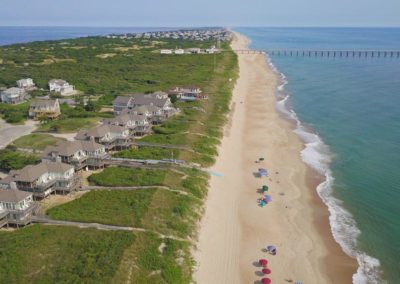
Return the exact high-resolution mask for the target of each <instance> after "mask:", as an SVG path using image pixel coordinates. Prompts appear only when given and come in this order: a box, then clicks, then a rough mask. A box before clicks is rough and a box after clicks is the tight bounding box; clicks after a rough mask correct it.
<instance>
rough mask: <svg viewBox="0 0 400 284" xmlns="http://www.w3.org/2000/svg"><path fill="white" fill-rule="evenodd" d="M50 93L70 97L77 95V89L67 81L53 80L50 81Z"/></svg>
mask: <svg viewBox="0 0 400 284" xmlns="http://www.w3.org/2000/svg"><path fill="white" fill-rule="evenodd" d="M49 89H50V92H57V93H60V94H61V95H62V96H70V95H73V94H74V93H75V88H74V86H73V85H70V84H69V83H68V82H67V81H65V80H62V79H52V80H50V81H49Z"/></svg>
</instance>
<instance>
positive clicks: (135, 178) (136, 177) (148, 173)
mask: <svg viewBox="0 0 400 284" xmlns="http://www.w3.org/2000/svg"><path fill="white" fill-rule="evenodd" d="M164 177H165V171H163V170H148V169H138V168H128V167H109V168H105V169H104V170H103V171H102V172H100V173H96V174H92V175H91V176H89V178H88V180H89V182H90V184H92V185H99V186H147V185H163V181H164Z"/></svg>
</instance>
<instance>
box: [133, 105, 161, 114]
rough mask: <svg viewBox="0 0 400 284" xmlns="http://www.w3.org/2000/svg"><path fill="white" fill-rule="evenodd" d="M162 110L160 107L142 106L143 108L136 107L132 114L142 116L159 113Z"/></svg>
mask: <svg viewBox="0 0 400 284" xmlns="http://www.w3.org/2000/svg"><path fill="white" fill-rule="evenodd" d="M160 110H161V108H159V107H158V106H155V105H142V106H137V107H134V108H133V109H132V113H137V114H139V115H140V114H142V113H145V112H158V111H160Z"/></svg>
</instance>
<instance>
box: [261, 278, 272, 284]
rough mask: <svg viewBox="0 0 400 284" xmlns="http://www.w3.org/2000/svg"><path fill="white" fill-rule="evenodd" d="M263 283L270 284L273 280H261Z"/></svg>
mask: <svg viewBox="0 0 400 284" xmlns="http://www.w3.org/2000/svg"><path fill="white" fill-rule="evenodd" d="M261 283H262V284H270V283H271V279H269V278H263V279H261Z"/></svg>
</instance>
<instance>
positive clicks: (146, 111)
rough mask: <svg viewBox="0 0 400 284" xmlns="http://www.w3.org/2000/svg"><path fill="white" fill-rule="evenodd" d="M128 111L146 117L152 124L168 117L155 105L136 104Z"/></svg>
mask: <svg viewBox="0 0 400 284" xmlns="http://www.w3.org/2000/svg"><path fill="white" fill-rule="evenodd" d="M129 113H131V114H135V115H142V116H144V117H146V119H147V120H148V121H149V122H150V123H151V124H152V125H157V124H160V123H162V122H163V121H165V120H166V119H167V118H168V116H167V115H165V113H164V111H163V110H162V109H161V108H160V107H158V106H155V105H141V106H136V107H134V108H133V109H131V110H130V111H129Z"/></svg>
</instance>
